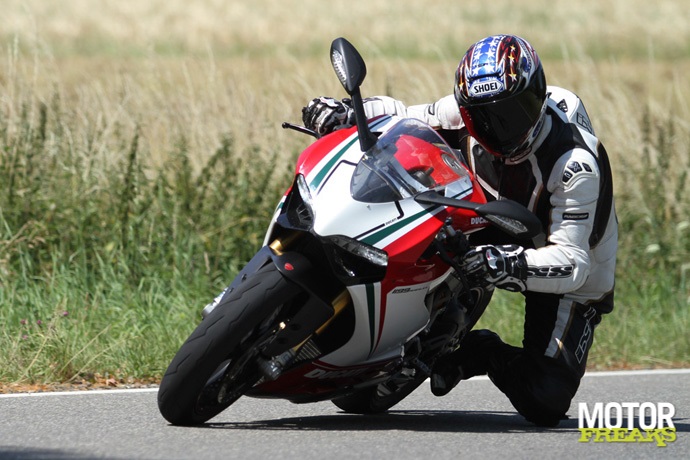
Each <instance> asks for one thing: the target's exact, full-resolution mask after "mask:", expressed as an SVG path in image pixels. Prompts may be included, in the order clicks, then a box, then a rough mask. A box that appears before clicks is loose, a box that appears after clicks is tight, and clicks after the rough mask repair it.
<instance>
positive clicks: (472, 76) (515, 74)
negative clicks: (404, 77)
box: [455, 35, 547, 158]
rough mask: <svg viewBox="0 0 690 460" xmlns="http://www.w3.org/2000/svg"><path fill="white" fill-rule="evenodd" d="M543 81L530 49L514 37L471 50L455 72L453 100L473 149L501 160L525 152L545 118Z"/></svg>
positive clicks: (482, 43)
mask: <svg viewBox="0 0 690 460" xmlns="http://www.w3.org/2000/svg"><path fill="white" fill-rule="evenodd" d="M546 99H547V98H546V77H545V76H544V70H543V68H542V65H541V62H540V60H539V57H538V56H537V53H536V51H535V50H534V48H532V46H531V45H530V44H529V43H528V42H527V41H525V40H524V39H522V38H520V37H517V36H515V35H493V36H490V37H487V38H484V39H483V40H480V41H478V42H477V43H475V44H474V45H472V46H471V47H470V48H469V49H468V50H467V53H466V54H465V56H464V57H463V58H462V60H461V61H460V64H459V65H458V69H457V71H456V73H455V100H456V101H457V103H458V106H459V107H460V113H461V115H462V119H463V121H464V122H465V126H467V129H468V130H469V133H470V135H472V137H474V138H475V139H476V140H477V142H479V144H480V145H481V146H482V147H484V148H485V149H486V150H488V151H489V152H491V153H493V154H494V155H497V156H499V157H502V158H511V157H515V156H518V155H521V154H522V153H524V152H526V151H527V150H528V149H529V148H530V147H531V144H532V142H533V141H534V139H535V137H536V136H537V134H538V133H539V129H540V128H541V126H542V125H543V120H544V116H545V115H544V114H545V113H546Z"/></svg>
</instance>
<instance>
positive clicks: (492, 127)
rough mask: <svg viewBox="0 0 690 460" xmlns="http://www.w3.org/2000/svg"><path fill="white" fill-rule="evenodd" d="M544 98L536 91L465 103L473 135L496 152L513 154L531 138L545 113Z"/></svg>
mask: <svg viewBox="0 0 690 460" xmlns="http://www.w3.org/2000/svg"><path fill="white" fill-rule="evenodd" d="M543 105H544V99H543V98H542V97H540V96H539V95H537V94H536V93H534V92H533V91H530V90H529V89H528V90H525V91H522V92H521V93H519V94H516V95H514V96H511V97H509V98H506V99H501V100H498V101H491V102H485V103H483V104H472V106H470V107H461V108H460V112H461V114H462V118H463V120H464V122H465V125H466V126H467V129H468V130H469V132H470V134H471V135H472V137H474V138H475V139H476V140H477V142H479V143H480V144H481V145H482V146H483V147H485V148H487V149H488V150H490V151H492V152H493V153H496V154H499V155H503V156H510V155H511V154H513V153H514V152H515V150H516V149H517V148H518V147H520V146H522V145H523V144H524V143H525V141H526V140H527V136H529V134H530V132H531V129H532V128H533V127H534V125H535V123H536V122H537V119H538V118H539V115H540V114H541V110H542V107H543Z"/></svg>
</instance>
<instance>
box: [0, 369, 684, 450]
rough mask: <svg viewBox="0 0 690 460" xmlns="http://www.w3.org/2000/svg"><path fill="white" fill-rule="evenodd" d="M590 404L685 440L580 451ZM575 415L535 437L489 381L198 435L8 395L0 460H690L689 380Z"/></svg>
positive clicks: (129, 402) (258, 418)
mask: <svg viewBox="0 0 690 460" xmlns="http://www.w3.org/2000/svg"><path fill="white" fill-rule="evenodd" d="M581 402H583V403H587V405H588V407H589V408H593V407H594V404H596V403H598V402H603V403H611V402H618V403H622V402H639V403H642V402H652V403H658V402H668V403H671V404H672V405H673V406H674V408H675V414H674V416H673V418H672V420H673V423H674V425H675V429H676V439H675V441H673V442H669V443H667V445H666V446H665V447H659V446H657V444H656V443H655V442H652V443H621V442H616V443H613V442H599V443H594V442H588V443H584V442H579V439H580V431H579V430H578V405H579V403H581ZM568 415H569V416H570V419H568V420H565V421H563V422H562V423H561V425H560V426H558V427H557V428H552V429H546V428H538V427H535V426H532V425H531V424H529V423H527V422H525V421H524V419H522V417H520V416H519V415H517V414H516V413H515V411H514V409H513V408H512V406H511V405H510V403H509V402H508V400H507V399H506V398H505V396H504V395H503V394H502V393H500V392H499V391H498V390H497V389H496V388H495V387H494V386H493V385H492V384H491V382H490V381H489V380H488V379H486V378H475V379H471V380H469V381H465V382H461V384H460V385H459V386H458V387H457V388H456V389H455V390H453V391H452V392H451V393H450V394H449V395H447V396H445V397H442V398H436V397H434V396H432V395H431V393H430V392H429V389H428V384H425V385H424V386H422V387H420V388H419V389H418V390H417V391H415V392H414V393H413V394H412V395H410V396H409V397H408V398H407V399H405V400H404V401H403V402H402V403H400V404H399V405H398V406H396V407H394V408H393V409H392V410H391V411H390V412H389V413H387V414H382V415H376V416H360V415H350V414H345V413H342V412H341V411H340V410H339V409H338V408H336V407H335V406H334V405H333V404H331V403H330V402H322V403H315V404H305V405H296V404H292V403H289V402H287V401H282V400H259V399H251V398H243V399H240V400H239V401H238V402H237V403H235V405H233V406H231V407H230V408H229V409H228V410H226V411H225V412H224V413H222V414H220V415H219V416H218V417H216V418H215V419H213V420H212V421H211V422H209V423H208V424H207V425H205V426H202V427H193V428H188V427H174V426H170V425H169V424H167V423H166V421H165V420H164V419H163V418H162V417H161V416H160V414H159V413H158V408H157V406H156V392H155V390H153V389H151V390H112V391H90V392H67V393H38V394H33V395H17V394H14V395H0V459H10V458H16V459H30V458H31V459H33V458H39V459H40V458H51V459H86V458H112V459H125V458H128V459H163V458H165V459H212V458H223V459H235V458H238V459H239V458H242V459H270V458H281V459H293V458H294V459H327V460H333V459H348V458H352V459H358V460H362V459H369V458H374V459H389V458H395V459H415V460H418V459H428V458H432V459H433V460H439V459H446V458H448V459H456V458H458V457H461V458H510V459H520V458H525V459H527V458H530V459H534V458H539V457H543V458H559V459H566V458H577V459H581V458H679V459H680V458H682V459H688V458H690V370H675V371H662V372H653V371H630V372H612V373H608V372H606V373H591V374H588V375H586V376H585V378H584V379H583V381H582V385H581V387H580V391H579V393H578V394H577V396H576V398H575V399H574V400H573V403H572V405H571V408H570V411H569V413H568Z"/></svg>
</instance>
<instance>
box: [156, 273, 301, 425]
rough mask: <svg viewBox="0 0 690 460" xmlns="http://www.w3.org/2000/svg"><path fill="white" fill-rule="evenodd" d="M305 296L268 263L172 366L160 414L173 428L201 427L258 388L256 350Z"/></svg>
mask: <svg viewBox="0 0 690 460" xmlns="http://www.w3.org/2000/svg"><path fill="white" fill-rule="evenodd" d="M300 291H301V289H300V288H299V287H298V286H297V285H295V284H294V283H291V282H290V281H288V280H287V279H285V278H284V277H283V275H281V274H280V272H279V271H278V269H277V268H276V266H275V265H274V264H273V263H269V264H267V265H265V266H264V267H262V268H261V269H259V270H258V271H257V272H256V273H254V274H252V275H249V276H248V277H247V278H246V279H245V280H244V281H243V282H242V283H241V284H240V285H239V286H237V288H236V289H235V290H234V291H233V292H230V293H228V294H226V295H225V297H224V298H223V299H222V301H221V303H220V304H219V305H218V306H217V307H216V308H215V309H214V310H213V311H212V312H211V313H210V314H209V315H208V316H207V317H206V318H204V320H202V322H201V323H200V324H199V325H198V326H197V328H196V329H195V330H194V332H193V333H192V334H191V335H190V337H189V338H188V339H187V341H186V342H185V343H184V344H183V345H182V347H181V348H180V350H179V351H178V352H177V354H176V355H175V357H174V358H173V360H172V362H171V363H170V365H169V366H168V369H167V371H166V372H165V375H164V376H163V379H162V381H161V385H160V389H159V391H158V408H159V410H160V412H161V415H163V417H164V418H165V419H166V420H167V421H168V422H170V423H171V424H173V425H196V424H201V423H204V422H206V421H207V420H209V419H211V418H213V417H215V416H216V415H218V414H219V413H220V412H222V411H223V410H225V409H226V408H227V407H229V406H230V405H231V404H232V403H234V402H235V401H236V400H237V399H239V397H240V396H242V395H243V394H244V393H245V392H247V391H248V390H249V389H250V388H251V387H252V386H254V385H255V384H256V383H257V382H258V381H259V379H260V377H261V374H260V372H259V371H258V368H257V365H256V359H255V358H256V357H257V356H258V353H259V351H258V348H257V347H258V345H259V344H260V343H262V342H263V341H264V340H265V339H266V336H267V334H269V333H270V331H271V329H272V328H273V327H274V325H275V324H276V323H277V322H278V321H277V316H278V313H279V311H280V310H281V308H280V307H281V306H282V305H284V304H286V303H287V302H289V301H290V300H291V299H293V298H294V297H295V296H296V295H297V294H298V293H299V292H300Z"/></svg>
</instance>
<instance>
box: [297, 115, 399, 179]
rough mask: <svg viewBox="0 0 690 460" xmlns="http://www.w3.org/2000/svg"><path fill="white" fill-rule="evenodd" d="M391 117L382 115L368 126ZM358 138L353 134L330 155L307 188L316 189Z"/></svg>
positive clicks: (372, 126) (386, 120)
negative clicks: (341, 146)
mask: <svg viewBox="0 0 690 460" xmlns="http://www.w3.org/2000/svg"><path fill="white" fill-rule="evenodd" d="M390 119H391V117H389V116H388V117H383V118H382V119H380V120H376V121H375V122H374V123H372V124H371V125H370V126H369V127H370V128H371V129H374V128H378V127H379V126H381V125H383V124H385V123H387V122H388V121H389V120H390ZM358 139H359V135H358V134H355V135H354V136H353V137H352V139H351V140H349V141H347V143H346V144H345V145H344V146H343V148H341V149H340V150H339V151H338V152H337V153H336V154H335V155H333V157H331V159H330V160H328V161H327V162H326V164H324V166H323V168H321V169H320V170H319V172H317V173H316V175H315V176H314V178H313V179H312V181H311V183H310V184H309V188H311V189H312V190H318V188H319V186H320V185H321V183H322V182H323V180H324V179H325V178H326V176H327V175H328V173H329V172H330V171H331V170H332V169H333V168H334V167H335V165H336V163H337V162H338V161H339V160H340V158H341V157H342V156H343V154H344V153H345V152H346V151H347V150H348V149H349V148H350V147H352V145H353V144H354V143H355V142H357V140H358Z"/></svg>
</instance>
